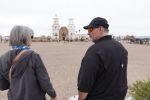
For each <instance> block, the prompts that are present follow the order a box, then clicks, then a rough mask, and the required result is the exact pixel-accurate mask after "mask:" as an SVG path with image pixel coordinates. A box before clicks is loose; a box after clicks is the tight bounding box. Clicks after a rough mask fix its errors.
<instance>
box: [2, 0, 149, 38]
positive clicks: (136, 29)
mask: <svg viewBox="0 0 150 100" xmlns="http://www.w3.org/2000/svg"><path fill="white" fill-rule="evenodd" d="M55 15H57V17H58V18H59V24H60V26H68V19H69V18H73V19H74V24H75V27H76V31H77V32H78V33H79V31H78V30H81V31H80V33H83V34H86V33H87V31H86V30H84V29H83V26H85V25H88V24H89V23H90V21H91V20H92V19H93V18H95V17H103V18H106V19H107V20H108V23H109V25H110V27H109V30H110V31H109V34H112V35H116V36H119V35H134V36H150V0H0V35H3V36H8V35H9V33H10V31H11V29H12V28H13V26H15V25H25V26H28V27H30V28H31V29H33V30H34V34H35V36H41V35H46V36H48V35H51V33H52V24H53V18H54V17H55Z"/></svg>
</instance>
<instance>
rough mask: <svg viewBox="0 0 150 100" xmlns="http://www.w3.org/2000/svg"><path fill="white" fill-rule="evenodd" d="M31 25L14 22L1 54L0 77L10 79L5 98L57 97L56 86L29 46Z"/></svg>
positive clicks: (19, 99) (25, 99)
mask: <svg viewBox="0 0 150 100" xmlns="http://www.w3.org/2000/svg"><path fill="white" fill-rule="evenodd" d="M31 37H33V31H32V29H30V28H28V27H26V26H15V27H13V29H12V30H11V33H10V46H12V50H9V51H8V52H6V53H5V54H4V55H2V56H1V57H0V79H5V80H6V81H9V91H8V100H46V98H45V94H46V93H47V94H48V95H49V96H50V97H51V100H56V93H55V90H54V88H53V86H52V84H51V82H50V78H49V76H48V73H47V70H46V68H45V66H44V64H43V62H42V59H41V57H40V55H39V54H37V53H36V52H34V51H32V50H30V46H31V43H32V41H31Z"/></svg>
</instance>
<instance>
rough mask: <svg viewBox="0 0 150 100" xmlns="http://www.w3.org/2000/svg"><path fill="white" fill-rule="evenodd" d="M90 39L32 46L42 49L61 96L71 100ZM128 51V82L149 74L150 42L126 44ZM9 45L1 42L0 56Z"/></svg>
mask: <svg viewBox="0 0 150 100" xmlns="http://www.w3.org/2000/svg"><path fill="white" fill-rule="evenodd" d="M90 45H92V43H91V42H71V43H65V44H64V43H63V42H58V43H57V42H34V43H33V44H32V46H31V49H32V50H34V51H36V52H37V53H39V54H40V55H41V57H42V59H43V62H44V64H45V66H46V68H47V71H48V73H49V75H50V78H51V81H52V83H53V85H54V88H55V89H56V92H57V95H58V100H68V97H70V96H72V95H76V94H77V76H78V71H79V68H80V63H81V60H82V57H83V56H84V54H85V52H86V50H87V48H88V47H89V46H90ZM123 45H124V46H125V47H126V48H127V50H128V53H129V61H128V84H129V85H131V84H132V83H133V82H135V81H136V80H143V79H147V78H150V72H149V71H150V46H146V45H137V44H126V43H123ZM9 49H10V47H9V45H8V43H0V56H1V55H2V54H4V53H5V52H6V51H8V50H9ZM6 96H7V91H4V92H0V100H7V97H6Z"/></svg>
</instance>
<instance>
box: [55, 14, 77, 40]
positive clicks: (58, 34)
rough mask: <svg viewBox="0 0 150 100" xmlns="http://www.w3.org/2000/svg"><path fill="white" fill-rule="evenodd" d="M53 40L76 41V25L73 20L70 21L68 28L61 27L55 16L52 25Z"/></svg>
mask: <svg viewBox="0 0 150 100" xmlns="http://www.w3.org/2000/svg"><path fill="white" fill-rule="evenodd" d="M52 38H53V39H58V40H64V39H69V40H71V39H74V38H75V24H74V20H73V18H70V19H69V20H68V25H67V26H60V24H59V18H58V17H57V16H55V17H54V18H53V24H52Z"/></svg>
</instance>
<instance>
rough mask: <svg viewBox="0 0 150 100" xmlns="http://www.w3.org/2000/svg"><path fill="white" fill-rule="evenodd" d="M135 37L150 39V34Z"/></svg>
mask: <svg viewBox="0 0 150 100" xmlns="http://www.w3.org/2000/svg"><path fill="white" fill-rule="evenodd" d="M135 38H139V39H144V38H148V39H150V36H135Z"/></svg>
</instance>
